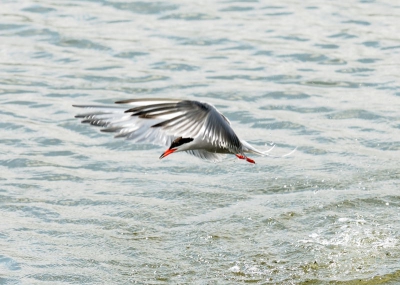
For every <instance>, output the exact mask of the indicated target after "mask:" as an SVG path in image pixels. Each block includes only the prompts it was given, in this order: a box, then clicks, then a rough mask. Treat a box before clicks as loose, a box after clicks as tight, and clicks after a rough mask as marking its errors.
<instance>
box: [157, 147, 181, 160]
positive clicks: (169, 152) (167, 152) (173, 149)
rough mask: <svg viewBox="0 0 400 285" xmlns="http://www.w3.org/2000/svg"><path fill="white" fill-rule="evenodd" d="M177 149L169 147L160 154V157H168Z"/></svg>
mask: <svg viewBox="0 0 400 285" xmlns="http://www.w3.org/2000/svg"><path fill="white" fill-rule="evenodd" d="M176 150H177V148H169V149H167V150H166V151H165V152H164V153H163V154H162V155H160V159H162V158H164V157H166V156H167V155H170V154H171V153H174V152H175V151H176Z"/></svg>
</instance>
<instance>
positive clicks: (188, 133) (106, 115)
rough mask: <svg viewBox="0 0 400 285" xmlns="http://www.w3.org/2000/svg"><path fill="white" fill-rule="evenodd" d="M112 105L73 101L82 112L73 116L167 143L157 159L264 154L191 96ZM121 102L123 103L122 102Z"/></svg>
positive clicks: (139, 138) (138, 137) (120, 135)
mask: <svg viewBox="0 0 400 285" xmlns="http://www.w3.org/2000/svg"><path fill="white" fill-rule="evenodd" d="M115 103H116V104H118V105H119V106H117V105H114V106H101V105H73V106H74V107H78V108H83V109H84V112H83V113H81V114H78V115H77V116H75V117H76V118H80V119H82V123H89V124H91V125H94V126H99V127H103V129H101V131H102V132H106V133H114V134H115V137H116V138H126V139H128V140H132V141H133V142H136V143H152V144H158V145H163V146H166V147H168V149H167V150H166V151H165V152H164V153H163V154H162V155H161V156H160V159H162V158H164V157H166V156H168V155H170V154H172V153H175V152H179V151H186V152H187V153H189V154H191V155H194V156H197V157H199V158H202V159H206V160H210V161H219V160H221V159H222V158H223V156H225V154H234V155H236V157H237V158H239V159H244V160H246V161H248V162H249V163H255V162H254V160H253V159H251V158H249V157H247V156H246V153H252V154H257V155H266V153H267V152H268V151H266V152H261V151H259V150H257V149H255V148H254V147H253V146H251V145H250V144H249V143H247V142H246V141H244V140H241V139H239V138H238V136H237V135H236V134H235V132H234V131H233V129H232V127H231V124H230V122H229V120H228V119H227V118H226V117H225V116H224V115H222V114H221V113H220V112H219V111H218V110H217V109H216V108H215V107H214V106H213V105H211V104H208V103H205V102H199V101H194V100H173V99H131V100H123V101H117V102H115ZM121 105H122V106H121Z"/></svg>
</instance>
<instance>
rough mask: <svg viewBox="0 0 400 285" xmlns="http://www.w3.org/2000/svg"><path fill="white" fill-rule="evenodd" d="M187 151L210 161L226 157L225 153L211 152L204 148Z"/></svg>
mask: <svg viewBox="0 0 400 285" xmlns="http://www.w3.org/2000/svg"><path fill="white" fill-rule="evenodd" d="M186 152H187V153H188V154H191V155H194V156H196V157H199V158H201V159H206V160H209V161H212V162H218V161H221V160H222V158H224V157H225V154H221V153H214V152H209V151H206V150H202V149H195V150H187V151H186Z"/></svg>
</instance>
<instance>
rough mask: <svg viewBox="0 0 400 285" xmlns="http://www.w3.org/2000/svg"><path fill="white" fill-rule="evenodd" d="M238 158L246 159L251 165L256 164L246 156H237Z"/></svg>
mask: <svg viewBox="0 0 400 285" xmlns="http://www.w3.org/2000/svg"><path fill="white" fill-rule="evenodd" d="M236 157H237V158H239V159H246V161H247V162H250V163H254V164H255V163H256V162H255V161H254V160H252V159H251V158H248V157H247V156H244V155H241V154H236Z"/></svg>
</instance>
